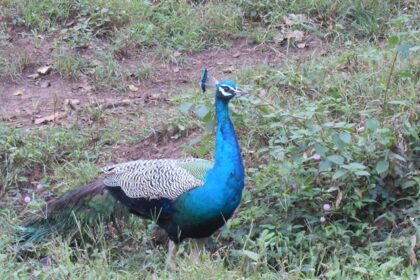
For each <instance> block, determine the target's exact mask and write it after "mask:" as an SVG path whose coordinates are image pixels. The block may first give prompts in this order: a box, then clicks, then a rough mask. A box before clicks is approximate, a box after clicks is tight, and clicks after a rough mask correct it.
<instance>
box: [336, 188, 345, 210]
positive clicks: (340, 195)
mask: <svg viewBox="0 0 420 280" xmlns="http://www.w3.org/2000/svg"><path fill="white" fill-rule="evenodd" d="M341 200H343V193H342V192H340V191H338V194H337V198H336V199H335V208H337V209H338V207H339V206H340V203H341Z"/></svg>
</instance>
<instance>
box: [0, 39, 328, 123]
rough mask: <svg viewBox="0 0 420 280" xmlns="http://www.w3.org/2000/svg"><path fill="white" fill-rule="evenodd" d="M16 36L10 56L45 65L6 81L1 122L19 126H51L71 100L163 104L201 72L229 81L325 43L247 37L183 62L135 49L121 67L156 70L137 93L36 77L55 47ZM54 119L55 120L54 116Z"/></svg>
mask: <svg viewBox="0 0 420 280" xmlns="http://www.w3.org/2000/svg"><path fill="white" fill-rule="evenodd" d="M12 38H13V39H12V42H11V44H12V46H13V48H11V49H10V52H13V53H23V52H25V53H27V55H29V56H30V57H32V58H35V60H36V61H39V62H42V65H36V66H29V67H26V68H25V69H24V70H23V73H22V74H21V78H20V79H18V80H17V81H14V82H13V81H10V80H8V79H7V78H5V77H0V95H1V100H0V118H1V119H2V120H3V121H5V122H7V123H9V124H10V125H11V126H16V127H22V126H24V127H28V126H31V125H38V124H39V125H41V124H45V123H48V121H44V122H43V121H42V120H43V119H42V118H47V119H48V118H50V117H51V116H54V113H55V114H60V112H63V111H66V110H68V109H69V108H68V106H66V105H65V102H67V103H69V102H70V103H72V102H75V103H74V106H70V107H71V109H76V108H77V109H80V108H83V107H87V106H98V105H100V104H102V105H103V106H105V107H106V106H108V107H113V106H112V105H113V104H120V105H121V102H122V103H124V102H127V101H128V100H131V101H136V100H142V101H150V100H151V101H158V102H142V105H141V106H144V104H147V106H152V107H153V106H162V105H163V104H164V103H165V100H166V98H167V96H168V95H169V94H173V93H174V92H175V93H176V92H177V91H180V90H182V89H192V88H195V87H197V85H198V83H197V84H196V83H195V81H198V80H199V75H200V72H201V69H202V68H204V67H207V68H208V69H209V71H210V72H211V73H213V74H214V75H215V76H216V77H222V76H226V77H229V76H231V75H233V74H234V73H235V72H236V71H241V69H243V68H249V67H251V66H252V65H254V64H262V63H263V64H276V63H281V62H283V61H286V60H287V59H291V58H293V57H302V56H305V55H310V54H311V53H312V52H313V51H315V50H316V49H318V48H319V47H320V45H321V44H320V41H317V40H309V41H308V42H307V44H306V47H305V48H304V49H297V48H290V49H289V48H287V47H286V46H280V45H265V44H261V45H255V44H251V43H250V42H248V41H247V40H245V39H237V40H235V41H233V42H232V45H231V47H230V48H227V49H218V48H211V49H206V50H203V51H201V52H198V53H192V54H180V53H175V54H174V55H175V56H176V60H177V61H180V63H173V62H165V61H163V60H162V59H160V58H159V57H158V56H157V55H156V54H153V53H152V52H147V51H142V52H135V51H133V52H132V53H128V54H126V55H125V56H124V57H122V58H121V59H120V60H119V63H120V65H121V66H122V67H123V68H124V67H125V68H128V69H129V68H130V67H131V66H133V65H136V64H138V62H147V63H148V64H149V65H152V66H153V69H152V75H151V77H150V78H149V79H147V80H145V81H142V82H134V83H133V86H134V88H133V89H130V90H127V91H126V92H125V93H121V92H115V91H112V90H110V89H96V88H95V86H94V85H93V84H91V83H90V82H89V80H88V78H87V77H84V76H82V77H80V78H79V79H78V80H75V81H71V80H68V79H64V78H63V77H61V76H60V74H59V73H58V72H57V71H56V70H55V69H54V68H53V67H52V69H51V71H50V72H48V74H45V75H39V76H38V77H36V78H34V76H33V75H34V74H36V73H37V69H39V68H40V67H42V66H48V65H51V66H52V64H53V57H52V47H51V43H49V42H50V41H51V40H50V39H48V38H44V40H43V41H42V44H41V45H38V46H35V45H34V43H33V41H32V40H29V39H27V38H22V37H20V36H14V37H12ZM89 48H93V46H90V47H88V49H87V50H85V51H83V55H84V56H85V57H87V58H89V57H90V54H91V53H92V51H90V50H89ZM13 53H9V55H13ZM232 73H233V74H232ZM31 75H32V76H31ZM66 99H67V100H71V101H66ZM123 100H124V101H123ZM134 103H135V102H134ZM72 104H73V103H72ZM65 115H66V114H65V113H63V114H62V115H60V116H59V117H57V115H56V116H55V117H53V119H54V121H65ZM59 119H61V120H59ZM48 120H49V121H51V118H50V119H48Z"/></svg>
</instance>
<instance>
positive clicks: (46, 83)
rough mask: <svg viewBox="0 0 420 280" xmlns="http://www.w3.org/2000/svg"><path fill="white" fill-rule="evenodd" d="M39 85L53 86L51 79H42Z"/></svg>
mask: <svg viewBox="0 0 420 280" xmlns="http://www.w3.org/2000/svg"><path fill="white" fill-rule="evenodd" d="M39 86H40V87H42V88H47V87H49V86H51V81H49V80H46V81H42V82H41V84H40V85H39Z"/></svg>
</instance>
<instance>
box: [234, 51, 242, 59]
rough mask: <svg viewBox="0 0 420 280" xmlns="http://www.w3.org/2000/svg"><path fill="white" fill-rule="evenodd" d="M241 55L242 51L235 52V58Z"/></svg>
mask: <svg viewBox="0 0 420 280" xmlns="http://www.w3.org/2000/svg"><path fill="white" fill-rule="evenodd" d="M240 56H241V53H240V52H237V53H234V54H233V58H238V57H240Z"/></svg>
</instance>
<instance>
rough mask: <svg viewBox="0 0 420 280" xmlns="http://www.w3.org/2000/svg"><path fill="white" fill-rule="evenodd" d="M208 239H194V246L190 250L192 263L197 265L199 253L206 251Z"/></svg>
mask: <svg viewBox="0 0 420 280" xmlns="http://www.w3.org/2000/svg"><path fill="white" fill-rule="evenodd" d="M208 239H209V238H208V237H204V238H197V239H194V241H195V244H194V246H193V250H192V259H193V261H194V262H196V263H198V262H199V261H200V253H203V252H205V251H206V243H207V240H208Z"/></svg>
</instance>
